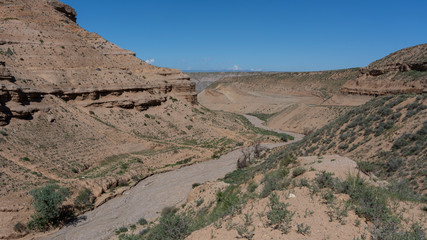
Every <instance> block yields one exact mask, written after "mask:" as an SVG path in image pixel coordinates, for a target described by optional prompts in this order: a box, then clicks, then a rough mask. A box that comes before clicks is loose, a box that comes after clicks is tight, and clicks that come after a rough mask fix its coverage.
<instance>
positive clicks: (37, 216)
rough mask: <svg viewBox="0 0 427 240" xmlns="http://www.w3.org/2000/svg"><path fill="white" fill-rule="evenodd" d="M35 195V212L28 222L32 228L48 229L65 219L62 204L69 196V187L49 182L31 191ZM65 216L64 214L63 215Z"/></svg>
mask: <svg viewBox="0 0 427 240" xmlns="http://www.w3.org/2000/svg"><path fill="white" fill-rule="evenodd" d="M30 194H31V195H32V196H33V198H34V201H33V206H34V209H35V213H34V214H33V215H32V216H31V221H30V222H29V223H28V226H29V227H30V229H38V230H47V229H49V226H50V225H54V226H55V225H57V224H58V223H60V222H62V221H63V220H64V219H62V218H61V205H62V203H63V202H64V201H65V200H66V199H67V198H68V197H69V195H70V192H69V190H68V189H67V188H61V187H59V186H58V185H56V184H48V185H46V186H44V187H41V188H36V189H34V190H31V191H30ZM62 217H64V216H62Z"/></svg>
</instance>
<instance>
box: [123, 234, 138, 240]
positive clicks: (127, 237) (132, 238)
mask: <svg viewBox="0 0 427 240" xmlns="http://www.w3.org/2000/svg"><path fill="white" fill-rule="evenodd" d="M119 240H142V236H140V235H136V234H122V235H120V236H119Z"/></svg>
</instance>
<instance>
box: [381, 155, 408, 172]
mask: <svg viewBox="0 0 427 240" xmlns="http://www.w3.org/2000/svg"><path fill="white" fill-rule="evenodd" d="M403 164H404V162H403V160H402V159H401V158H400V157H393V158H391V159H390V160H389V161H388V162H387V163H386V166H385V167H386V170H387V172H396V171H397V169H399V168H400V167H401V166H402V165H403Z"/></svg>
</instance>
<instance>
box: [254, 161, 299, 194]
mask: <svg viewBox="0 0 427 240" xmlns="http://www.w3.org/2000/svg"><path fill="white" fill-rule="evenodd" d="M288 173H289V170H288V169H287V168H284V167H281V168H279V169H277V170H275V171H273V172H270V173H267V174H265V176H264V179H263V180H262V183H263V184H264V187H263V189H262V191H261V193H260V195H259V197H260V198H265V197H267V196H268V195H270V193H271V192H272V191H274V190H282V189H285V188H287V187H288V186H289V185H290V184H291V180H290V179H288V178H286V175H288Z"/></svg>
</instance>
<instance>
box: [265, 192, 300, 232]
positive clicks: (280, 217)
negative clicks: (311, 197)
mask: <svg viewBox="0 0 427 240" xmlns="http://www.w3.org/2000/svg"><path fill="white" fill-rule="evenodd" d="M269 200H270V203H269V204H268V206H269V207H270V211H268V212H267V218H268V220H269V223H268V224H269V225H272V226H273V227H274V228H276V229H280V230H281V231H282V232H283V233H285V234H286V233H288V232H289V230H290V229H291V222H292V218H293V217H294V215H295V212H292V211H290V210H288V207H289V206H290V204H288V203H283V202H280V201H279V196H278V195H277V194H276V193H273V194H271V196H270V198H269Z"/></svg>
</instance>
